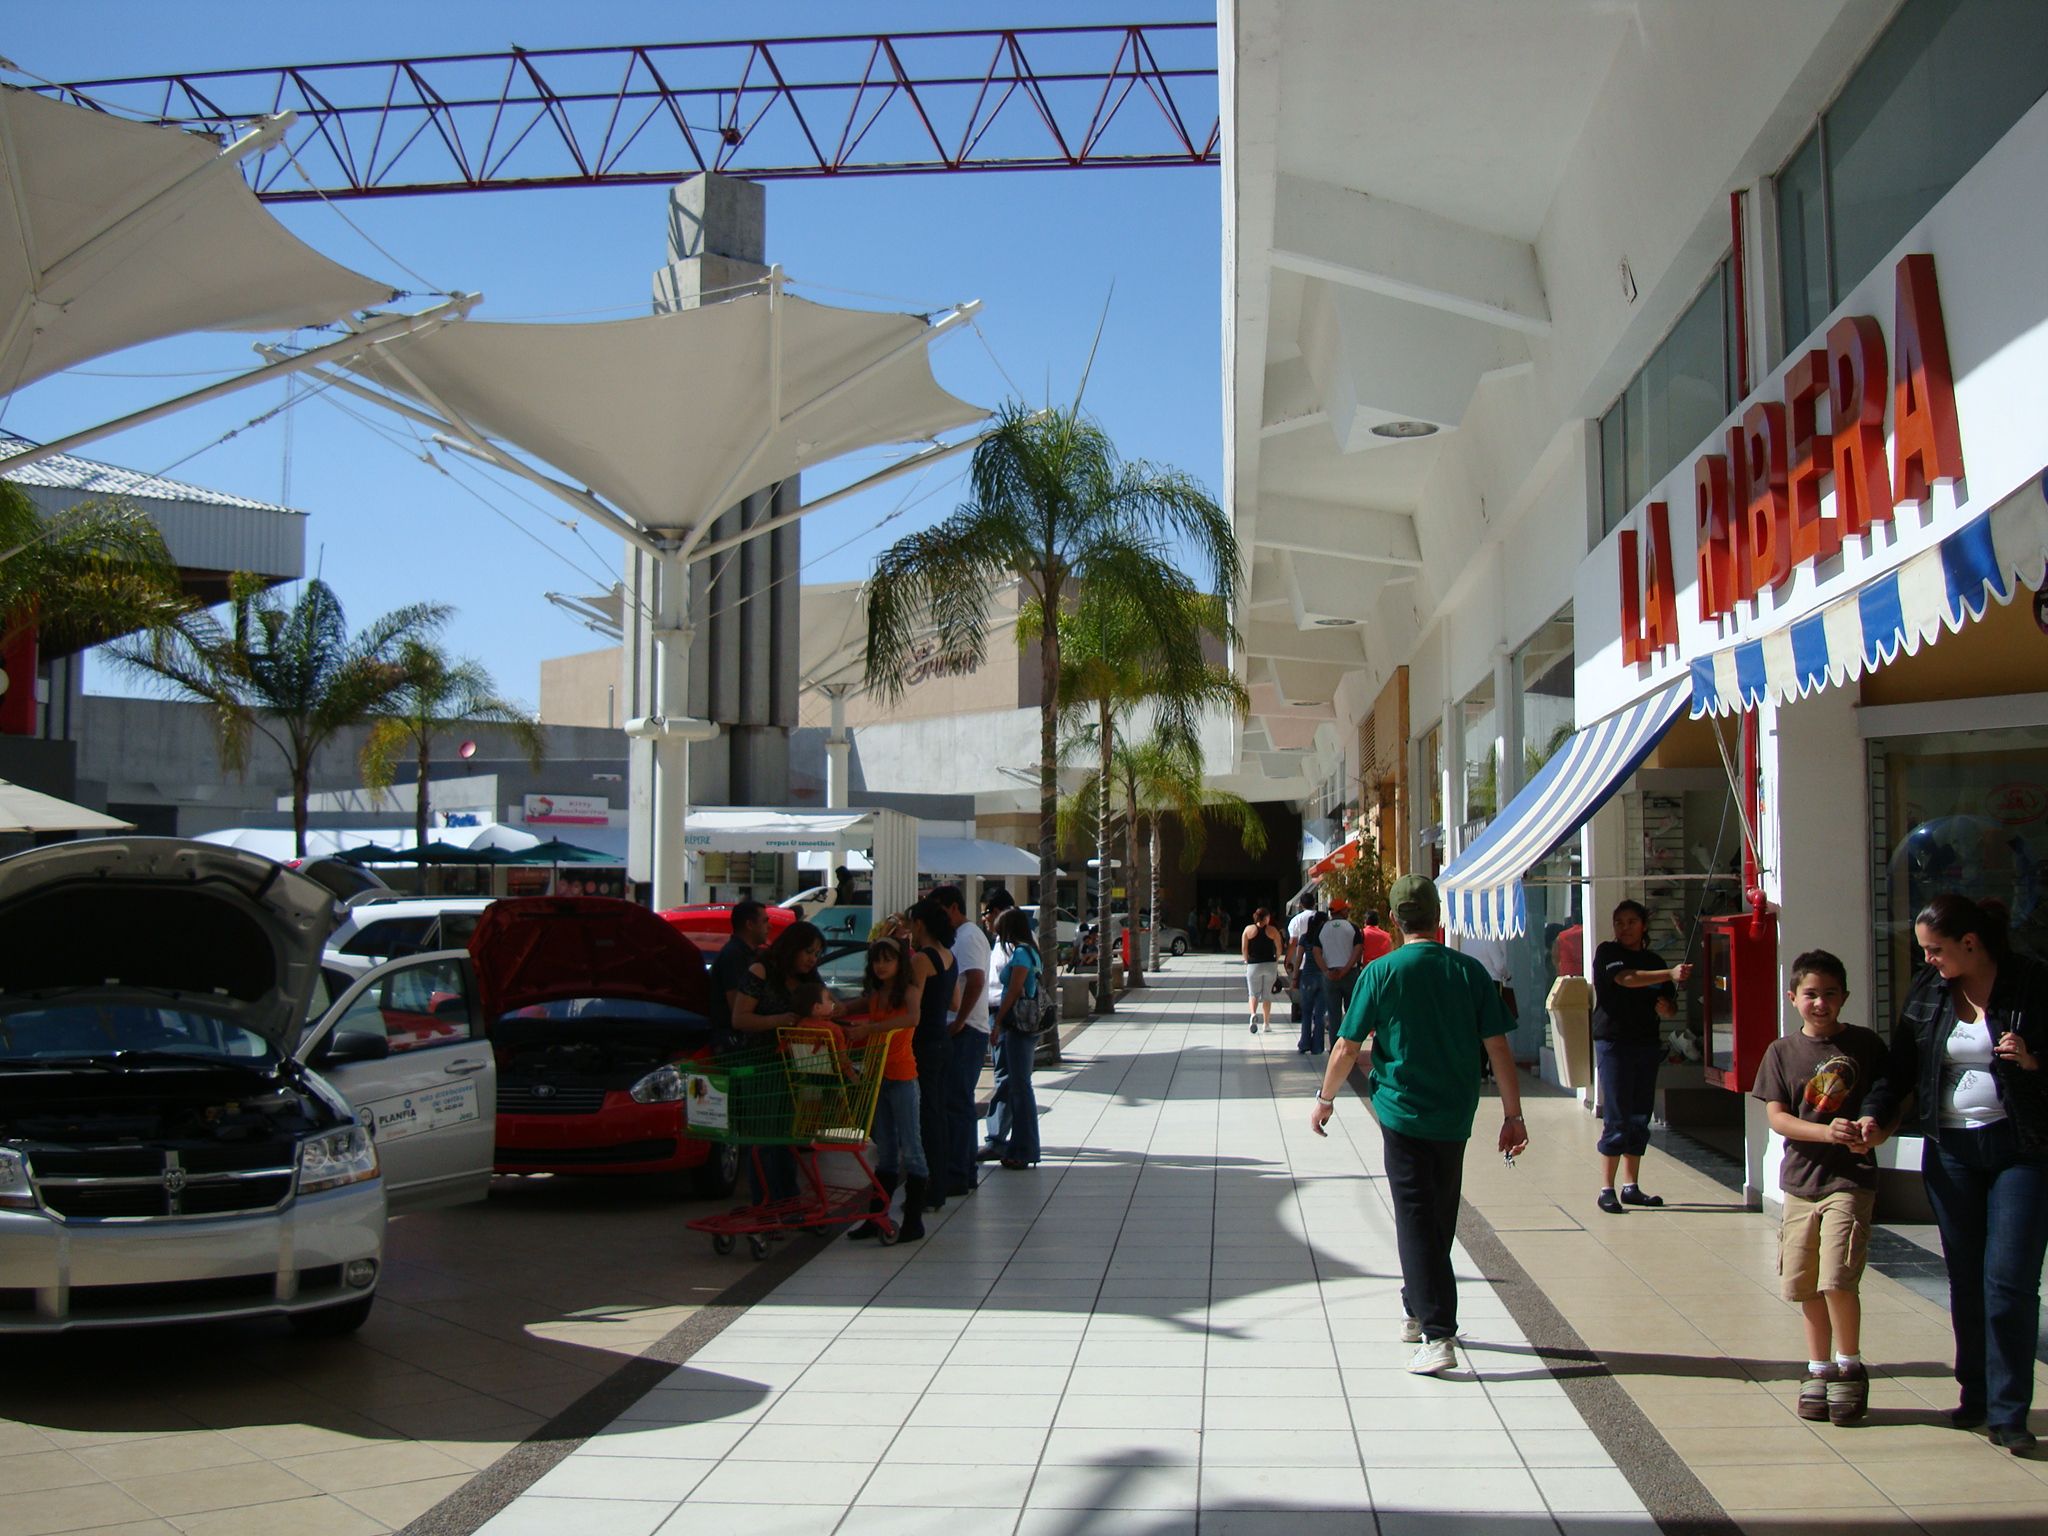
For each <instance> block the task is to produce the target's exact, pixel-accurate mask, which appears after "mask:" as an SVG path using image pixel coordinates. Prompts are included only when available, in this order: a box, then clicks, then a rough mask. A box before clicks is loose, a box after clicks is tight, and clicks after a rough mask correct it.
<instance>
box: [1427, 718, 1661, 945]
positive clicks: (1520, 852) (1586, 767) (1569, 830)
mask: <svg viewBox="0 0 2048 1536" xmlns="http://www.w3.org/2000/svg"><path fill="white" fill-rule="evenodd" d="M1691 689H1692V685H1691V683H1690V681H1687V680H1681V681H1679V682H1676V683H1672V684H1671V685H1670V686H1668V687H1666V688H1665V689H1663V690H1662V691H1661V692H1658V693H1654V694H1652V695H1650V697H1648V698H1646V699H1643V700H1641V701H1640V702H1638V703H1635V704H1631V705H1630V706H1629V707H1628V708H1627V709H1623V710H1619V711H1617V712H1616V713H1614V714H1612V715H1609V716H1608V717H1607V718H1606V719H1605V720H1602V721H1600V722H1598V723H1597V724H1594V725H1589V726H1587V727H1586V728H1585V729H1584V730H1582V731H1579V732H1577V733H1575V734H1574V735H1573V736H1572V737H1571V739H1570V740H1568V741H1566V742H1565V744H1564V745H1563V746H1562V747H1559V748H1558V750H1557V752H1556V753H1555V754H1554V755H1553V756H1552V757H1551V759H1550V761H1549V762H1547V763H1545V764H1544V765H1543V767H1542V768H1541V769H1539V770H1538V772H1537V774H1536V777H1535V778H1533V779H1531V780H1530V781H1529V782H1528V783H1527V784H1526V785H1524V786H1523V787H1522V791H1521V793H1520V794H1518V795H1516V796H1515V798H1514V799H1512V800H1510V801H1509V802H1508V803H1507V807H1506V809H1504V810H1503V811H1502V812H1501V813H1500V814H1499V815H1498V816H1496V817H1494V819H1493V821H1492V823H1491V824H1490V825H1489V826H1488V827H1487V829H1486V831H1485V832H1484V833H1483V834H1482V835H1481V836H1480V838H1479V840H1478V841H1477V842H1475V843H1474V844H1473V845H1472V846H1471V847H1469V848H1467V849H1466V850H1465V851H1464V852H1463V853H1461V854H1459V855H1458V857H1457V858H1456V859H1455V860H1453V861H1452V863H1451V867H1450V868H1449V869H1447V870H1445V871H1444V872H1443V873H1442V874H1441V875H1439V876H1437V881H1436V883H1437V889H1438V891H1440V892H1441V893H1442V895H1443V899H1444V923H1445V925H1446V926H1447V927H1448V928H1450V930H1451V931H1452V932H1453V933H1464V934H1477V935H1479V936H1481V937H1484V938H1489V939H1507V938H1513V937H1514V936H1515V935H1516V934H1519V933H1521V932H1522V931H1523V930H1524V928H1525V927H1526V924H1527V917H1528V913H1527V908H1526V905H1525V902H1524V898H1523V895H1522V877H1523V876H1524V875H1526V874H1527V873H1528V872H1529V871H1530V870H1531V869H1533V868H1534V867H1535V866H1536V865H1538V864H1540V863H1542V862H1543V861H1544V860H1545V859H1547V858H1549V857H1550V855H1551V854H1553V853H1555V852H1556V851H1557V849H1558V847H1559V845H1560V844H1562V843H1563V842H1564V840H1565V839H1566V838H1568V837H1570V836H1571V835H1572V834H1573V833H1574V832H1576V831H1578V830H1579V828H1580V827H1582V826H1584V825H1585V824H1586V819H1587V818H1588V817H1590V816H1591V815H1592V814H1593V813H1594V812H1595V811H1597V810H1599V809H1600V807H1601V806H1602V805H1604V804H1606V803H1607V797H1608V796H1609V795H1611V794H1613V793H1614V791H1615V790H1616V789H1618V788H1619V787H1620V786H1621V785H1622V784H1623V783H1625V782H1626V781H1627V779H1628V778H1629V776H1630V775H1631V774H1633V773H1634V772H1635V771H1636V769H1637V768H1639V767H1640V766H1641V765H1642V761H1643V759H1644V758H1646V757H1648V756H1649V755H1650V752H1651V749H1652V748H1654V747H1655V746H1656V745H1657V743H1658V741H1659V740H1661V739H1662V737H1663V735H1664V732H1665V731H1666V730H1667V729H1669V727H1670V725H1671V722H1672V721H1673V720H1676V719H1677V718H1678V712H1679V711H1680V710H1681V709H1683V708H1684V707H1685V701H1686V697H1687V695H1688V694H1689V693H1690V692H1691Z"/></svg>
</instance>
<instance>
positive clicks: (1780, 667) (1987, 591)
mask: <svg viewBox="0 0 2048 1536" xmlns="http://www.w3.org/2000/svg"><path fill="white" fill-rule="evenodd" d="M2044 564H2048V500H2044V499H2043V488H2042V486H2041V485H2040V484H2039V483H2032V484H2029V485H2027V486H2025V487H2023V488H2022V489H2020V490H2019V491H2017V492H2015V493H2014V494H2013V495H2011V496H2009V497H2007V498H2006V499H2005V500H2004V501H2002V502H2000V503H1999V504H1998V505H1997V506H1995V507H1993V508H1992V509H1991V510H1990V511H1989V512H1986V513H1985V514H1984V515H1983V516H1982V517H1980V518H1977V519H1976V520H1975V521H1974V522H1971V523H1968V524H1965V525H1964V526H1963V527H1961V528H1959V529H1957V530H1956V531H1955V532H1954V533H1952V534H1950V535H1949V536H1948V537H1947V538H1945V539H1943V540H1942V541H1941V542H1940V543H1939V544H1935V545H1932V546H1930V547H1929V548H1927V549H1923V550H1921V551H1920V552H1919V553H1917V554H1914V555H1910V556H1908V557H1907V558H1906V559H1905V560H1903V561H1901V562H1900V563H1899V564H1898V565H1897V566H1894V567H1893V568H1892V569H1891V570H1889V571H1886V572H1885V573H1884V574H1883V575H1881V576H1874V577H1872V578H1871V579H1870V580H1869V581H1867V582H1865V583H1864V584H1863V585H1862V586H1860V587H1858V588H1857V589H1856V590H1855V591H1853V592H1850V593H1847V594H1846V595H1844V596H1842V597H1839V598H1837V599H1836V600H1835V601H1834V602H1832V603H1829V604H1828V605H1827V606H1825V607H1823V608H1820V609H1817V610H1816V611H1815V612H1813V613H1810V614H1808V615H1807V616H1806V617H1805V618H1802V619H1795V620H1793V621H1792V623H1790V624H1788V625H1786V626H1785V627H1784V628H1782V629H1779V630H1776V631H1774V632H1773V633H1771V634H1768V635H1765V636H1764V637H1763V638H1762V639H1759V640H1747V641H1744V642H1742V643H1741V644H1739V645H1732V646H1730V647H1728V648H1727V649H1726V650H1721V651H1715V652H1714V653H1713V654H1711V655H1707V656H1701V657H1699V658H1697V659H1696V660H1695V661H1694V662H1693V664H1692V712H1693V714H1695V715H1732V714H1740V713H1741V712H1742V711H1743V710H1745V709H1749V708H1751V707H1752V706H1754V705H1755V704H1757V703H1758V702H1759V701H1761V700H1763V699H1772V700H1775V701H1777V702H1779V703H1783V702H1785V701H1787V700H1790V699H1800V698H1804V697H1805V696H1806V695H1807V694H1809V693H1815V692H1817V691H1819V690H1820V689H1822V688H1829V687H1833V686H1835V685H1837V684H1840V683H1845V682H1849V681H1851V680H1853V679H1855V678H1858V677H1861V676H1862V675H1863V674H1864V673H1865V672H1871V671H1875V670H1876V669H1877V668H1879V667H1881V666H1884V665H1885V664H1886V663H1888V662H1891V661H1893V660H1896V659H1897V657H1898V656H1899V653H1900V652H1902V651H1903V652H1904V653H1905V654H1907V655H1909V656H1910V655H1911V654H1913V652H1915V651H1917V650H1919V649H1920V647H1921V646H1922V645H1923V644H1926V643H1927V642H1929V641H1931V640H1935V639H1938V638H1939V637H1940V635H1941V633H1942V631H1943V630H1949V631H1951V632H1953V631H1955V630H1958V629H1961V628H1962V627H1963V626H1964V625H1965V624H1967V623H1969V622H1970V621H1971V620H1973V619H1980V618H1982V617H1983V616H1984V611H1985V609H1987V608H1989V607H1990V606H1991V604H1992V603H1993V602H1998V603H2009V602H2011V601H2012V599H2013V596H2014V595H2015V594H2016V593H2017V592H2018V591H2019V590H2020V588H2021V587H2022V586H2023V585H2024V586H2029V587H2035V588H2038V587H2039V586H2040V585H2041V581H2042V574H2043V573H2042V568H2043V566H2044Z"/></svg>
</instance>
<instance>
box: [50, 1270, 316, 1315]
mask: <svg viewBox="0 0 2048 1536" xmlns="http://www.w3.org/2000/svg"><path fill="white" fill-rule="evenodd" d="M276 1295H277V1276H276V1275H275V1274H272V1273H268V1272H266V1273H264V1274H260V1275H224V1276H221V1277H220V1278H218V1279H213V1280H159V1281H154V1282H152V1283H149V1284H146V1285H74V1286H73V1287H71V1297H70V1302H71V1310H72V1312H73V1314H77V1313H80V1312H130V1311H139V1310H141V1309H143V1308H147V1307H190V1306H201V1305H204V1304H206V1303H208V1302H223V1301H269V1300H271V1299H272V1298H273V1297H275V1296H276Z"/></svg>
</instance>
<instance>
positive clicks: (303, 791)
mask: <svg viewBox="0 0 2048 1536" xmlns="http://www.w3.org/2000/svg"><path fill="white" fill-rule="evenodd" d="M312 798H313V758H312V754H310V753H302V754H301V755H299V756H298V757H295V758H293V759H292V841H293V845H294V846H295V847H296V848H297V850H298V856H299V857H300V858H302V859H303V858H304V857H305V856H306V806H307V802H308V801H310V800H311V799H312Z"/></svg>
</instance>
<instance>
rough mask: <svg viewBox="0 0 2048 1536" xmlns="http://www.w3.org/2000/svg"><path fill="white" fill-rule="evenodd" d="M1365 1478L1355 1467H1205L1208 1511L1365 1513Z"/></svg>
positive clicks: (1367, 1505)
mask: <svg viewBox="0 0 2048 1536" xmlns="http://www.w3.org/2000/svg"><path fill="white" fill-rule="evenodd" d="M1371 1507H1372V1501H1371V1499H1370V1498H1369V1497H1368V1495H1367V1493H1366V1485H1365V1474H1364V1473H1363V1472H1362V1471H1360V1470H1359V1469H1358V1468H1357V1467H1356V1466H1349V1467H1219V1466H1213V1465H1210V1464H1209V1463H1208V1462H1206V1461H1205V1462H1204V1463H1203V1466H1202V1508H1203V1509H1205V1510H1207V1509H1278V1510H1303V1509H1320V1510H1336V1511H1352V1510H1355V1511H1361V1512H1362V1511H1365V1510H1368V1509H1370V1508H1371Z"/></svg>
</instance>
